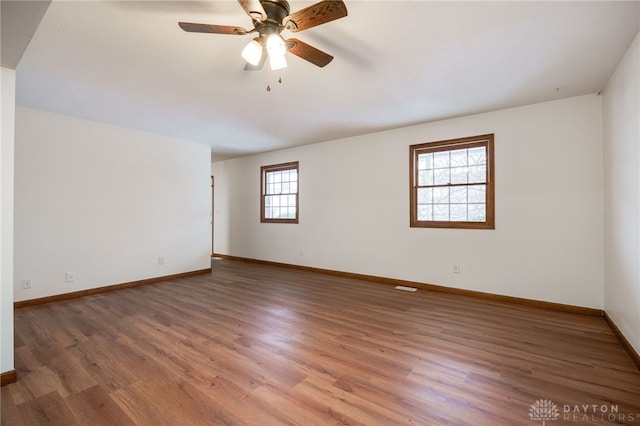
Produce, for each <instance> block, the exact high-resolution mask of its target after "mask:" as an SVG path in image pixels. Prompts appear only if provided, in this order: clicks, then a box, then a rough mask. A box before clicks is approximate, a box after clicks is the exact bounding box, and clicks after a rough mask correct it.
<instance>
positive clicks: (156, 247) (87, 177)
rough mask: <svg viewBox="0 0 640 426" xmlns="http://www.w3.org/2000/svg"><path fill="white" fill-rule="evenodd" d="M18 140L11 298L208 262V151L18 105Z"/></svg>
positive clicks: (203, 265)
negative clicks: (28, 284) (25, 284)
mask: <svg viewBox="0 0 640 426" xmlns="http://www.w3.org/2000/svg"><path fill="white" fill-rule="evenodd" d="M15 140H16V145H15V185H16V187H15V209H16V213H15V270H14V294H15V300H16V301H19V300H25V299H34V298H38V297H44V296H49V295H55V294H61V293H68V292H73V291H78V290H84V289H89V288H96V287H102V286H107V285H112V284H119V283H124V282H130V281H136V280H140V279H145V278H152V277H159V276H165V275H170V274H176V273H182V272H187V271H194V270H200V269H205V268H208V267H209V266H210V253H211V251H210V250H211V232H210V219H209V218H210V216H209V215H210V212H211V186H210V148H209V147H208V146H206V145H202V144H197V143H193V142H188V141H183V140H177V139H172V138H167V137H163V136H158V135H153V134H149V133H143V132H138V131H133V130H129V129H124V128H119V127H114V126H111V125H106V124H101V123H96V122H91V121H87V120H81V119H77V118H72V117H68V116H62V115H57V114H52V113H48V112H43V111H38V110H33V109H27V108H23V107H18V108H16V134H15ZM159 257H163V258H164V259H165V264H164V265H159V264H158V258H159ZM66 272H75V273H76V281H75V282H73V283H67V282H65V274H66ZM24 279H31V280H32V285H33V288H32V289H30V290H23V289H22V286H21V282H22V280H24Z"/></svg>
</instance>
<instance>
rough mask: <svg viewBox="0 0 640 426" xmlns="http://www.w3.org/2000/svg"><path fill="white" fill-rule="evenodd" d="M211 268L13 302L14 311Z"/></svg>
mask: <svg viewBox="0 0 640 426" xmlns="http://www.w3.org/2000/svg"><path fill="white" fill-rule="evenodd" d="M210 272H211V268H206V269H199V270H197V271H189V272H181V273H179V274H172V275H164V276H161V277H154V278H145V279H143V280H138V281H130V282H127V283H122V284H114V285H108V286H105V287H97V288H89V289H86V290H80V291H74V292H71V293H63V294H56V295H53V296H46V297H40V298H38V299H29V300H21V301H19V302H13V308H14V309H20V308H26V307H28V306H35V305H42V304H44V303H50V302H58V301H61V300H68V299H75V298H76V297H83V296H89V295H91V294H99V293H106V292H108V291H115V290H121V289H123V288H131V287H138V286H141V285H147V284H154V283H159V282H162V281H169V280H175V279H178V278H185V277H190V276H192V275H200V274H206V273H210Z"/></svg>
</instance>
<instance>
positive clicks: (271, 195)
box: [260, 161, 298, 223]
mask: <svg viewBox="0 0 640 426" xmlns="http://www.w3.org/2000/svg"><path fill="white" fill-rule="evenodd" d="M260 194H261V196H260V222H274V223H298V162H297V161H296V162H293V163H284V164H275V165H273V166H262V167H261V168H260Z"/></svg>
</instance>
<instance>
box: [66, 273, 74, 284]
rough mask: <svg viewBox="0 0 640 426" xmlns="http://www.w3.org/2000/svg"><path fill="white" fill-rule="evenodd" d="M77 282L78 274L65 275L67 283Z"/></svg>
mask: <svg viewBox="0 0 640 426" xmlns="http://www.w3.org/2000/svg"><path fill="white" fill-rule="evenodd" d="M75 280H76V273H75V272H67V274H66V275H65V281H66V282H68V283H72V282H75Z"/></svg>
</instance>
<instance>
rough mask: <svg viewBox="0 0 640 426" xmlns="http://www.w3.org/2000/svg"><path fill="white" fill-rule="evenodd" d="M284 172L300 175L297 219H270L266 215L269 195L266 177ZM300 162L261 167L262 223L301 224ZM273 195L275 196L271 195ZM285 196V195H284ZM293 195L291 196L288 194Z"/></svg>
mask: <svg viewBox="0 0 640 426" xmlns="http://www.w3.org/2000/svg"><path fill="white" fill-rule="evenodd" d="M284 170H295V171H296V173H297V174H298V183H297V190H296V193H295V196H296V217H295V218H293V219H268V218H266V217H265V215H264V209H265V197H266V195H267V190H266V184H267V183H266V182H265V176H266V174H267V173H269V172H280V171H284ZM299 194H300V162H299V161H291V162H289V163H281V164H274V165H271V166H262V167H260V223H299V221H300V219H299V218H300V195H299ZM270 195H273V194H270ZM283 195H285V194H283ZM288 195H291V194H288Z"/></svg>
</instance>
